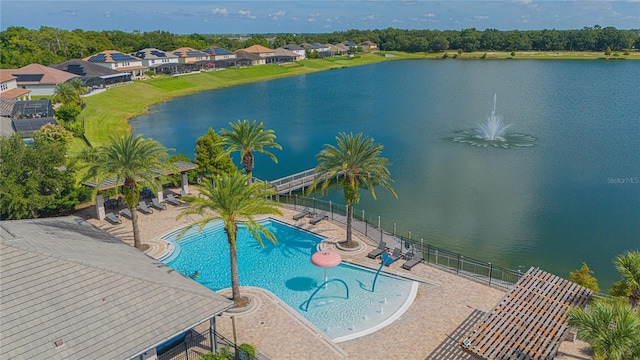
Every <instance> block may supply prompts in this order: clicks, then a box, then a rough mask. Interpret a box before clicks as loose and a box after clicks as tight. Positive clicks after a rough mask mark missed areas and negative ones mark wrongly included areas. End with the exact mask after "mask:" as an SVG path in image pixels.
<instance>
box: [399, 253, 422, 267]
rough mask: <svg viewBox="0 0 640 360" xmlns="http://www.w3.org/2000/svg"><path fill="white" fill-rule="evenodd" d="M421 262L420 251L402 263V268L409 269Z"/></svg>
mask: <svg viewBox="0 0 640 360" xmlns="http://www.w3.org/2000/svg"><path fill="white" fill-rule="evenodd" d="M421 262H422V251H419V252H417V253H416V254H415V255H413V257H412V258H411V259H410V260H409V261H406V262H405V263H404V264H402V268H403V269H406V270H409V271H411V268H412V267H414V266H416V265H417V264H419V263H421Z"/></svg>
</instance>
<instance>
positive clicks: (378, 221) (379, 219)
mask: <svg viewBox="0 0 640 360" xmlns="http://www.w3.org/2000/svg"><path fill="white" fill-rule="evenodd" d="M378 229H380V215H378Z"/></svg>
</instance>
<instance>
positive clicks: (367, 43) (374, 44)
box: [360, 40, 376, 46]
mask: <svg viewBox="0 0 640 360" xmlns="http://www.w3.org/2000/svg"><path fill="white" fill-rule="evenodd" d="M360 45H364V46H376V43H374V42H372V41H369V40H367V41H363V42H361V43H360Z"/></svg>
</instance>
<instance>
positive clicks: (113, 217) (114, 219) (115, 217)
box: [105, 212, 122, 225]
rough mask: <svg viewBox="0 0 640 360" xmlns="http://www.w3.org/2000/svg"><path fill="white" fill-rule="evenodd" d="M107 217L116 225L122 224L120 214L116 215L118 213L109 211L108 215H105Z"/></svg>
mask: <svg viewBox="0 0 640 360" xmlns="http://www.w3.org/2000/svg"><path fill="white" fill-rule="evenodd" d="M105 219H107V220H108V221H109V222H110V223H112V224H114V225H117V224H122V220H120V219H119V218H118V215H116V214H114V213H112V212H110V213H107V216H106V217H105Z"/></svg>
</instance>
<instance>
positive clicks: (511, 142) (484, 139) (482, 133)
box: [451, 94, 536, 149]
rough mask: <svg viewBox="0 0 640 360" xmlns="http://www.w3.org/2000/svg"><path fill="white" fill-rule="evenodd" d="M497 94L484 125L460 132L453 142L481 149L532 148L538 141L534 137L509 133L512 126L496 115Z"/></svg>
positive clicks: (456, 133) (457, 132)
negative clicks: (508, 130) (488, 147)
mask: <svg viewBox="0 0 640 360" xmlns="http://www.w3.org/2000/svg"><path fill="white" fill-rule="evenodd" d="M496 99H497V96H496V94H494V95H493V110H492V111H491V115H489V116H487V121H486V122H485V123H484V124H478V126H479V128H477V129H469V130H459V131H456V132H455V136H454V137H452V138H451V140H453V141H455V142H460V143H466V144H469V145H473V146H480V147H487V146H493V147H501V148H505V149H508V148H510V147H512V146H515V147H530V146H533V142H534V141H535V140H536V139H535V138H534V137H533V136H529V135H524V134H514V133H507V129H508V128H510V127H511V124H506V123H505V122H504V121H503V118H502V115H498V114H497V113H496Z"/></svg>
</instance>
